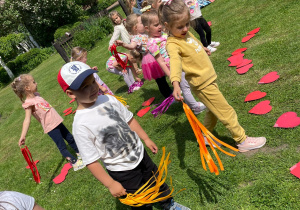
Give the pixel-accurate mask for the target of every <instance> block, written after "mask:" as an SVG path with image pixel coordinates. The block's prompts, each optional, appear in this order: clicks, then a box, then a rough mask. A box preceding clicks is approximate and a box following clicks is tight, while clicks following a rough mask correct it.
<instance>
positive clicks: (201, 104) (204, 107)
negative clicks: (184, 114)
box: [193, 102, 206, 115]
mask: <svg viewBox="0 0 300 210" xmlns="http://www.w3.org/2000/svg"><path fill="white" fill-rule="evenodd" d="M198 103H199V106H198V107H197V108H195V109H193V112H194V115H197V114H200V113H201V112H203V111H204V110H205V109H206V106H205V105H204V104H203V103H201V102H198Z"/></svg>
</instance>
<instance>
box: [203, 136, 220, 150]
mask: <svg viewBox="0 0 300 210" xmlns="http://www.w3.org/2000/svg"><path fill="white" fill-rule="evenodd" d="M204 141H205V145H206V146H209V143H208V141H207V138H206V136H204ZM213 141H214V140H213ZM214 142H215V143H216V144H217V145H218V146H219V147H221V146H222V144H220V143H219V142H217V141H214ZM212 145H213V147H214V148H217V147H216V146H215V145H214V144H212Z"/></svg>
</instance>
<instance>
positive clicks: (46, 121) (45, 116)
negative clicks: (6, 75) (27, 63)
mask: <svg viewBox="0 0 300 210" xmlns="http://www.w3.org/2000/svg"><path fill="white" fill-rule="evenodd" d="M11 87H12V89H13V91H14V92H15V94H16V95H17V96H18V97H19V98H20V100H21V101H22V103H23V104H22V107H23V108H24V109H25V120H24V122H23V129H22V133H21V137H20V139H19V146H21V145H24V144H25V137H26V134H27V132H28V129H29V126H30V118H31V115H33V116H34V117H35V118H36V119H37V120H38V121H39V122H40V123H41V124H42V127H43V129H44V132H45V133H47V134H48V135H49V136H50V137H51V138H52V140H53V141H54V142H55V144H56V146H57V148H58V149H59V151H60V153H61V154H62V155H63V156H64V157H65V158H66V159H67V161H69V162H70V163H72V166H73V169H74V171H77V170H79V169H81V168H83V167H84V165H83V164H82V161H81V157H80V155H79V151H78V148H77V145H76V143H75V141H74V138H73V136H72V134H71V133H70V132H69V131H68V129H67V128H66V127H65V126H64V124H63V123H62V121H63V119H62V117H61V116H60V115H59V114H58V113H57V112H56V111H55V109H54V108H53V107H52V106H51V105H50V104H49V103H48V102H47V101H45V100H44V99H43V98H42V97H40V95H39V93H37V83H36V82H35V80H34V79H33V77H32V76H31V75H29V74H22V75H20V76H19V77H17V78H15V79H14V81H13V82H12V84H11ZM24 99H25V101H24ZM64 139H65V140H66V141H67V142H68V143H69V145H70V146H71V147H72V148H73V149H74V151H75V152H76V153H77V157H78V158H79V159H78V160H77V159H76V158H75V157H74V156H73V155H72V154H71V153H70V152H69V151H68V150H67V146H66V144H65V142H64Z"/></svg>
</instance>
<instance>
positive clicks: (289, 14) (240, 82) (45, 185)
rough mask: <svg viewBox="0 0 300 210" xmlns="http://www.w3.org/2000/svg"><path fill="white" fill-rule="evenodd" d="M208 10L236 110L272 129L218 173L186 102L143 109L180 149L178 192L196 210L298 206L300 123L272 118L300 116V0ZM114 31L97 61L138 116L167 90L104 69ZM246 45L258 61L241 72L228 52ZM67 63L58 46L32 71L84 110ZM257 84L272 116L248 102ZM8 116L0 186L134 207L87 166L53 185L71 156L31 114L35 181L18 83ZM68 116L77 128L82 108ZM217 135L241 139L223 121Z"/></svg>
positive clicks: (170, 147) (245, 120) (73, 203)
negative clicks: (156, 111) (63, 71)
mask: <svg viewBox="0 0 300 210" xmlns="http://www.w3.org/2000/svg"><path fill="white" fill-rule="evenodd" d="M202 13H203V15H204V17H205V19H206V20H207V21H212V35H213V41H220V42H221V45H220V46H219V47H218V50H217V51H216V52H215V53H213V54H212V56H211V60H212V62H213V64H214V67H215V70H216V72H217V74H218V81H217V82H218V85H219V87H220V89H221V91H222V92H223V94H224V96H225V98H226V99H227V100H228V102H229V103H230V104H231V105H232V106H233V107H234V108H235V110H236V112H237V114H238V116H239V122H240V124H241V125H242V126H243V127H244V128H245V130H246V132H247V134H248V135H250V136H266V137H267V144H266V146H265V147H263V148H262V149H260V150H256V151H252V152H248V153H243V154H239V153H236V154H237V156H236V157H229V156H227V155H225V154H222V153H221V152H218V154H219V155H220V158H221V160H222V162H223V164H224V167H225V171H222V172H221V173H220V175H219V176H216V175H214V174H211V173H210V172H208V171H204V170H203V168H202V165H201V160H200V156H199V148H198V146H197V142H196V139H195V136H194V134H193V131H192V129H191V127H190V125H189V123H188V120H187V118H186V116H185V114H184V112H183V109H182V106H181V104H180V103H177V104H175V105H173V106H172V107H170V108H169V110H168V111H167V113H166V114H164V115H163V116H162V117H161V118H157V119H154V118H153V116H152V115H151V114H150V113H148V114H146V115H145V116H144V117H143V118H139V117H136V119H137V120H138V121H139V123H140V124H141V125H142V127H143V128H144V129H145V131H146V132H147V133H148V135H149V136H150V137H151V139H152V140H154V141H155V142H156V144H157V146H158V147H159V148H160V149H161V148H162V147H163V146H166V151H167V152H171V158H170V159H171V161H172V162H171V164H170V165H169V174H170V175H171V176H172V179H173V185H174V187H175V190H180V189H182V188H186V190H185V191H183V192H181V193H179V194H178V195H176V197H175V199H176V201H177V202H179V203H182V204H183V205H186V206H188V207H190V208H191V209H256V208H257V209H298V208H299V207H300V200H299V197H300V181H299V179H297V178H296V177H294V176H293V175H291V174H290V173H289V168H290V167H291V166H293V165H294V164H295V163H297V162H299V161H300V158H299V151H300V142H299V140H300V138H299V134H300V132H299V131H300V130H299V127H297V128H294V129H279V128H273V125H274V124H275V122H276V120H277V118H278V117H279V116H280V115H281V114H283V113H284V112H287V111H293V112H296V113H297V114H298V116H300V106H299V99H300V89H299V81H300V76H299V69H300V62H299V61H300V59H299V58H300V57H299V55H300V54H299V53H300V51H299V46H300V39H299V28H300V20H299V1H297V0H286V1H277V0H275V1H271V0H266V1H261V0H252V1H245V0H236V1H234V0H226V1H225V0H223V1H222V0H217V1H215V2H214V3H212V4H211V5H209V6H207V7H206V8H204V9H203V10H202ZM257 27H261V29H260V32H259V33H258V34H257V35H256V36H255V37H254V38H252V39H251V40H250V41H248V42H246V43H241V39H242V38H243V37H244V36H246V34H247V32H249V31H251V30H252V29H254V28H257ZM109 39H110V36H109V37H107V38H105V39H104V40H102V41H101V42H98V43H97V45H96V47H95V48H94V49H93V50H91V51H90V52H89V55H88V64H89V65H90V66H95V65H97V66H98V68H99V76H100V77H101V79H102V80H103V81H105V82H106V84H108V86H109V87H110V88H111V89H112V90H113V91H114V93H115V94H117V95H118V96H123V97H125V98H126V99H127V102H128V103H129V105H130V108H129V109H130V111H132V112H133V113H134V114H136V113H137V112H138V111H139V110H140V109H141V108H142V107H141V104H142V102H143V101H145V100H147V99H148V98H150V97H153V96H154V97H156V98H155V101H154V104H156V103H160V102H161V101H162V100H163V98H162V96H161V95H160V93H159V91H158V88H157V86H156V83H155V82H154V81H153V80H152V81H151V82H149V81H146V82H145V85H144V86H143V87H142V88H141V89H140V90H139V91H137V92H134V93H133V94H130V95H127V92H126V91H127V87H126V86H125V83H124V81H123V79H122V78H120V77H118V76H117V75H113V74H110V73H108V72H107V71H106V70H105V62H106V60H107V59H108V57H109V56H110V55H109V53H108V51H107V47H108V42H109ZM242 47H247V48H248V50H247V51H246V52H245V56H244V58H247V59H251V60H253V64H254V66H253V67H252V68H251V69H250V70H249V71H248V72H247V73H246V74H244V75H238V74H237V73H236V71H235V68H234V67H228V64H229V62H228V61H227V60H226V59H227V58H228V57H229V56H230V54H231V52H233V51H234V50H236V49H238V48H242ZM63 64H64V61H63V60H62V58H60V56H59V55H58V54H55V55H53V56H51V57H50V58H49V59H48V60H46V61H45V62H43V63H42V64H41V65H39V66H38V67H37V68H36V69H34V70H32V71H31V74H32V75H33V76H34V78H35V80H36V81H37V83H38V89H39V92H40V94H41V96H42V97H44V98H45V99H46V100H47V101H48V102H49V103H50V104H51V105H52V106H53V107H55V109H56V110H57V111H58V112H59V113H61V114H62V115H63V113H62V112H63V110H65V109H66V108H68V107H70V106H72V107H74V108H75V104H71V105H70V104H69V103H68V102H69V101H70V99H69V98H68V97H67V96H66V95H65V94H64V93H63V91H62V90H61V88H60V86H59V85H58V83H57V80H56V76H57V73H58V71H59V69H60V68H61V66H62V65H63ZM271 71H277V72H278V73H279V75H280V78H279V80H277V81H276V82H274V83H270V84H264V85H261V84H258V81H259V80H260V78H261V77H262V76H263V75H265V74H267V73H269V72H271ZM255 90H260V91H264V92H267V96H266V97H265V98H263V99H260V100H259V101H263V100H270V101H271V106H272V107H273V109H272V111H271V112H269V113H268V114H266V115H260V116H257V115H251V114H249V113H248V111H249V110H250V109H251V108H252V107H253V106H254V105H256V104H257V103H258V102H259V101H253V102H249V103H244V99H245V97H246V96H247V95H248V94H249V93H250V92H252V91H255ZM0 115H1V118H0V183H1V184H0V191H2V190H13V191H19V192H22V193H25V194H28V195H31V196H33V197H35V198H36V202H37V203H39V204H40V205H41V206H43V207H44V208H45V209H130V208H128V207H126V206H124V205H122V204H120V202H119V201H118V200H117V199H115V198H113V197H112V196H111V195H110V193H109V191H108V190H107V189H106V188H105V187H104V186H103V185H102V184H101V183H100V182H99V181H97V180H96V179H95V178H94V177H93V175H92V174H91V173H90V172H89V171H88V169H86V168H85V169H83V170H80V171H77V172H74V171H72V170H70V171H69V174H68V176H67V178H66V180H65V181H64V182H63V183H62V184H59V185H56V184H54V183H53V181H52V179H53V178H54V177H56V176H57V175H58V174H59V173H60V170H61V169H62V166H63V165H64V164H65V163H66V161H65V160H64V159H63V158H62V156H61V155H60V153H59V151H58V149H57V148H56V146H55V144H54V143H53V141H52V140H51V138H50V137H49V136H48V135H46V134H43V130H42V128H41V126H40V125H39V123H38V122H37V121H36V120H35V119H32V120H31V125H30V129H29V132H28V135H27V138H26V145H27V146H28V147H29V149H30V151H31V153H32V155H33V158H34V159H35V160H40V163H38V165H37V167H38V170H39V172H40V175H41V183H40V184H35V182H34V181H33V178H32V174H31V172H30V170H29V169H25V166H26V162H25V160H24V158H23V156H22V154H21V152H20V148H19V147H18V145H17V142H18V140H19V137H20V133H21V129H22V123H23V120H24V117H25V112H24V110H23V109H22V107H21V102H20V101H19V100H18V98H17V96H15V95H14V93H13V91H12V90H11V88H10V87H9V86H8V87H6V88H3V89H1V90H0ZM203 117H204V114H200V115H199V116H198V119H199V120H200V121H203ZM63 118H64V124H65V125H66V126H67V127H68V128H69V129H70V130H71V127H72V120H73V116H70V115H69V116H63ZM215 133H216V135H217V136H218V137H219V138H220V139H221V140H223V141H225V142H227V143H229V144H232V145H233V144H234V141H233V140H232V139H231V138H230V134H229V132H228V131H227V130H226V128H225V127H224V126H223V125H222V124H221V123H218V124H217V126H216V128H215ZM148 152H149V153H150V151H149V150H148ZM161 154H162V152H161V150H160V151H159V152H158V154H157V155H152V154H150V157H151V158H152V159H153V160H154V162H155V163H157V164H158V163H159V160H160V157H161ZM156 208H158V207H155V209H156ZM158 209H159V208H158Z"/></svg>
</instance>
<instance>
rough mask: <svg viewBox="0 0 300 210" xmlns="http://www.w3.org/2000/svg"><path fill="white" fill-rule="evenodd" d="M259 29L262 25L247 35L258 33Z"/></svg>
mask: <svg viewBox="0 0 300 210" xmlns="http://www.w3.org/2000/svg"><path fill="white" fill-rule="evenodd" d="M259 30H260V27H258V28H256V29H254V30H252V31H250V32H248V33H247V35H251V34H256V33H257V32H259Z"/></svg>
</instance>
